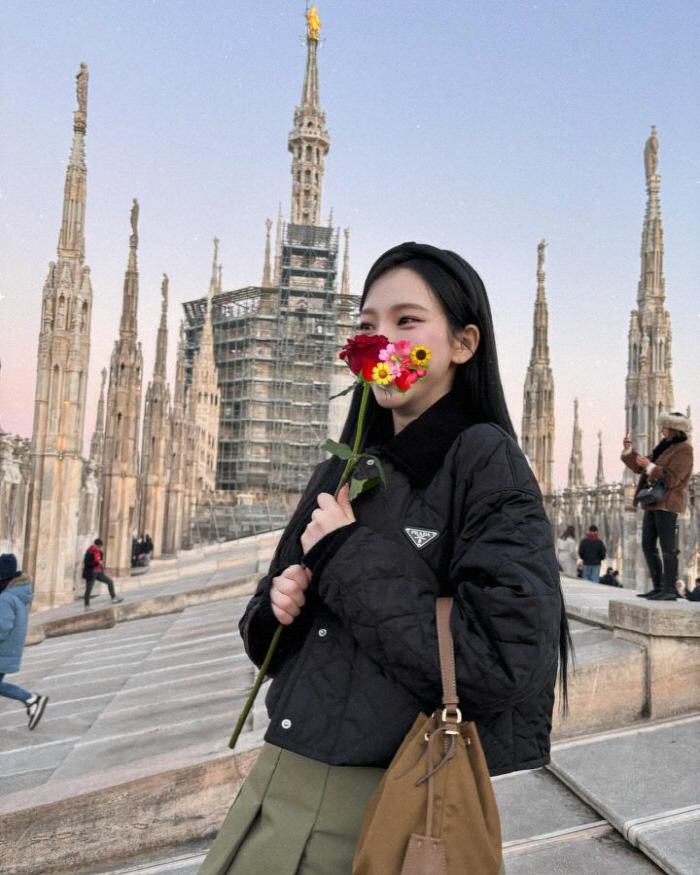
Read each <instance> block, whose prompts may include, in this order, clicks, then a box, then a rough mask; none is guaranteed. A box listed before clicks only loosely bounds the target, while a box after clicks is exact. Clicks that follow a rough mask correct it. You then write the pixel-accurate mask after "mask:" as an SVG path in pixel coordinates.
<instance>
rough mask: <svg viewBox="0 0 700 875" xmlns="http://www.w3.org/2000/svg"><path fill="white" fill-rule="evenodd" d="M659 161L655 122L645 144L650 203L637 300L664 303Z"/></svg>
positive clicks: (646, 215)
mask: <svg viewBox="0 0 700 875" xmlns="http://www.w3.org/2000/svg"><path fill="white" fill-rule="evenodd" d="M658 163H659V141H658V139H657V136H656V125H652V126H651V134H650V136H649V138H648V139H647V141H646V144H645V146H644V171H645V173H646V186H647V207H646V214H645V216H644V227H643V229H642V246H641V260H642V264H641V272H640V277H639V287H638V292H637V303H638V305H639V306H640V307H643V306H644V305H645V304H646V303H652V302H658V303H661V304H662V303H663V301H664V299H665V297H666V283H665V280H664V231H663V226H662V224H661V206H660V203H659V189H660V187H661V177H660V176H659V174H658V173H657V172H656V171H657V168H658Z"/></svg>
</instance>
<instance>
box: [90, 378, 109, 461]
mask: <svg viewBox="0 0 700 875" xmlns="http://www.w3.org/2000/svg"><path fill="white" fill-rule="evenodd" d="M106 382H107V368H102V386H101V388H100V400H99V401H98V402H97V416H96V418H95V431H94V432H93V434H92V442H91V444H90V458H91V459H92V461H93V462H95V463H96V464H98V465H101V464H102V459H103V452H104V442H105V383H106Z"/></svg>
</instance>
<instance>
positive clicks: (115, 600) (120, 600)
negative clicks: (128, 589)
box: [112, 595, 124, 605]
mask: <svg viewBox="0 0 700 875" xmlns="http://www.w3.org/2000/svg"><path fill="white" fill-rule="evenodd" d="M123 601H124V599H123V598H122V597H121V596H118V595H115V596H114V598H113V599H112V604H113V605H118V604H119V602H123Z"/></svg>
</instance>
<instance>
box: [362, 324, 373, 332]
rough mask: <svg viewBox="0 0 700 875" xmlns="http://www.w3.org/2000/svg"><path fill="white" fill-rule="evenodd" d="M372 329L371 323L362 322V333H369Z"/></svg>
mask: <svg viewBox="0 0 700 875" xmlns="http://www.w3.org/2000/svg"><path fill="white" fill-rule="evenodd" d="M371 327H372V326H371V325H370V324H369V322H360V331H368V330H369V329H370V328H371Z"/></svg>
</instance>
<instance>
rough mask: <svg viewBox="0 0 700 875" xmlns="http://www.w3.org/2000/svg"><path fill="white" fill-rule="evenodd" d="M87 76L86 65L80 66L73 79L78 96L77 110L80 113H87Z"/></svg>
mask: <svg viewBox="0 0 700 875" xmlns="http://www.w3.org/2000/svg"><path fill="white" fill-rule="evenodd" d="M88 75H89V74H88V68H87V64H81V65H80V71H79V73H78V74H77V75H76V77H75V82H76V91H77V94H78V109H79V110H80V111H81V112H87V89H88Z"/></svg>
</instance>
